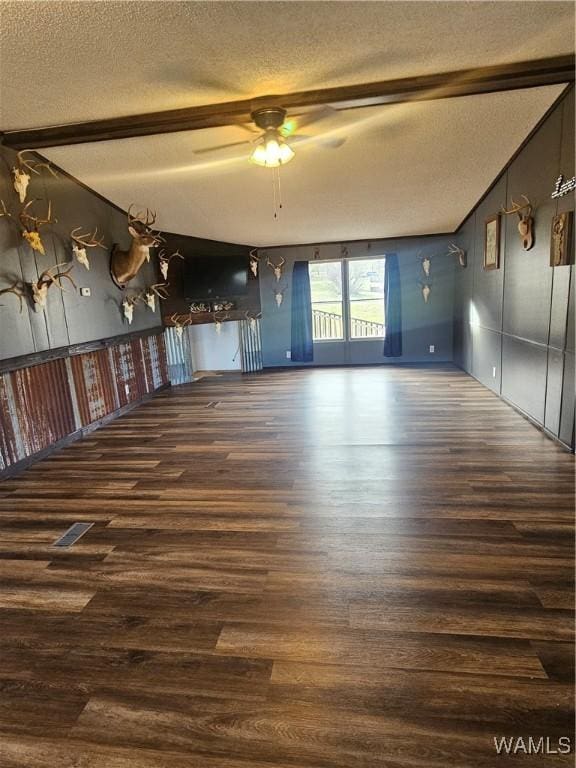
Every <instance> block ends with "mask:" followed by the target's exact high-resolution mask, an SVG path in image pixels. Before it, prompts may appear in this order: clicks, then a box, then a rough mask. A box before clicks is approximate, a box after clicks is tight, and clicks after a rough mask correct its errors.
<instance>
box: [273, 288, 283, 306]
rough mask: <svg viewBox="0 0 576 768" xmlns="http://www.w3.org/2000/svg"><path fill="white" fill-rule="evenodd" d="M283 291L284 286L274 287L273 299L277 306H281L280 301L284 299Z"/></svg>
mask: <svg viewBox="0 0 576 768" xmlns="http://www.w3.org/2000/svg"><path fill="white" fill-rule="evenodd" d="M285 291H286V288H280V287H277V288H274V300H275V302H276V306H277V307H278V308H280V307H281V306H282V302H283V301H284V292H285Z"/></svg>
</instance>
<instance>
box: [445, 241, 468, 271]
mask: <svg viewBox="0 0 576 768" xmlns="http://www.w3.org/2000/svg"><path fill="white" fill-rule="evenodd" d="M448 253H449V254H450V255H451V256H457V257H458V264H460V266H461V267H465V266H466V265H467V264H468V259H467V256H466V251H465V250H464V249H463V248H460V246H458V245H456V243H450V245H449V246H448Z"/></svg>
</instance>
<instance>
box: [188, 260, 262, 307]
mask: <svg viewBox="0 0 576 768" xmlns="http://www.w3.org/2000/svg"><path fill="white" fill-rule="evenodd" d="M247 289H248V258H247V257H246V256H192V257H189V258H188V259H187V260H186V265H185V268H184V295H185V296H186V298H187V299H194V300H197V301H201V300H208V299H230V298H233V297H234V296H241V295H243V294H245V293H246V291H247Z"/></svg>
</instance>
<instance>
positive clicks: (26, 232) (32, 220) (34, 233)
mask: <svg viewBox="0 0 576 768" xmlns="http://www.w3.org/2000/svg"><path fill="white" fill-rule="evenodd" d="M35 202H36V200H30V201H29V202H27V203H26V205H25V206H24V208H22V210H21V211H20V213H19V214H18V218H19V219H20V224H21V225H22V229H21V232H20V234H21V235H22V237H23V238H24V240H26V242H27V243H28V245H29V246H30V248H32V250H33V251H36V252H37V253H40V254H42V256H45V255H46V251H45V250H44V243H43V242H42V238H41V236H40V227H43V226H44V225H45V224H54V223H55V222H56V221H57V219H53V218H52V203H51V202H50V201H48V212H47V214H46V218H45V219H42V218H40V216H33V215H32V214H31V213H29V212H28V211H29V209H30V206H31V205H33V204H34V203H35ZM0 203H1V205H2V209H1V210H0V217H1V216H7V217H8V218H10V219H12V220H14V217H13V216H12V214H11V213H10V211H8V209H7V208H6V203H5V202H4V200H0Z"/></svg>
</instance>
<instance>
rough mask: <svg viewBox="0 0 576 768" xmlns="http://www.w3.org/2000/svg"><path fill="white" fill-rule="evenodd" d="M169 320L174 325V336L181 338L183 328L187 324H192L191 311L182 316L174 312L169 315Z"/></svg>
mask: <svg viewBox="0 0 576 768" xmlns="http://www.w3.org/2000/svg"><path fill="white" fill-rule="evenodd" d="M170 321H171V322H172V324H173V326H174V330H175V331H176V336H178V338H179V339H181V338H182V336H183V335H184V328H185V327H186V326H187V325H191V324H192V313H190V314H189V315H184V316H182V315H177V314H174V315H172V316H171V317H170Z"/></svg>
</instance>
